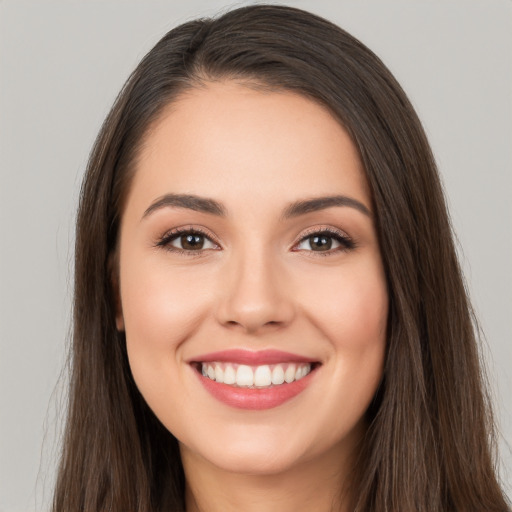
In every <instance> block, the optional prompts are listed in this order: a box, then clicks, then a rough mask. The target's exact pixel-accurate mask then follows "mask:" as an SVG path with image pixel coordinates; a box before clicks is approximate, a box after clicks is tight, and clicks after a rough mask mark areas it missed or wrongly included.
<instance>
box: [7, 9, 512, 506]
mask: <svg viewBox="0 0 512 512" xmlns="http://www.w3.org/2000/svg"><path fill="white" fill-rule="evenodd" d="M247 3H248V2H239V3H237V4H234V3H230V2H229V1H226V0H221V1H216V0H208V1H201V0H187V1H158V2H157V1H148V0H144V1H142V0H141V1H128V0H117V1H99V0H87V1H85V0H84V1H72V0H71V1H70V0H68V1H58V2H57V1H55V2H50V1H45V0H38V1H32V2H26V1H22V0H12V1H6V0H4V1H1V0H0V172H1V174H0V233H1V236H0V251H1V252H0V512H17V511H34V510H38V511H41V510H47V509H48V505H47V502H48V498H49V496H50V494H51V487H52V483H53V478H54V467H55V461H56V453H57V450H58V444H57V442H56V441H57V436H58V432H59V428H60V425H61V420H62V410H61V408H60V405H61V403H62V401H63V399H64V393H63V391H64V390H65V379H63V380H62V379H61V380H60V384H58V382H59V375H60V374H61V370H62V367H63V364H64V361H65V354H66V346H67V339H68V333H69V329H70V312H71V305H70V304H71V296H72V275H73V274H72V272H73V270H72V260H73V236H74V235H73V222H74V215H75V213H74V212H75V207H76V202H77V195H78V189H79V185H80V180H81V177H82V174H83V171H84V168H85V164H86V160H87V156H88V152H89V150H90V147H91V144H92V142H93V140H94V138H95V135H96V133H97V131H98V129H99V127H100V124H101V122H102V120H103V119H104V117H105V115H106V113H107V112H108V110H109V108H110V106H111V104H112V102H113V100H114V98H115V96H116V94H117V92H118V90H119V89H120V87H121V86H122V84H123V82H124V81H125V79H126V78H127V76H128V74H129V73H130V72H131V71H132V70H133V68H134V67H135V66H136V64H137V63H138V61H139V60H140V59H141V57H142V56H143V55H144V54H145V53H146V52H147V51H148V50H149V49H150V48H151V47H152V46H153V45H154V44H155V43H156V42H157V40H158V39H159V38H160V37H161V36H162V35H163V34H164V33H165V32H166V31H168V30H169V29H170V28H172V27H173V26H176V25H177V24H180V23H182V22H185V21H187V20H189V19H191V18H194V17H197V16H207V15H214V14H216V13H218V12H220V11H225V10H226V9H227V8H229V7H233V6H239V5H245V4H247ZM249 3H254V2H249ZM288 3H289V4H290V5H294V6H297V7H301V8H304V9H307V10H310V11H312V12H315V13H318V14H320V15H323V16H325V17H327V18H329V19H331V20H332V21H334V22H335V23H337V24H339V25H340V26H341V27H343V28H345V29H346V30H348V31H349V32H351V33H352V34H353V35H355V36H356V37H358V38H359V39H361V40H362V41H363V42H364V43H365V44H367V45H368V46H369V47H370V48H371V49H372V50H374V51H375V52H376V53H377V54H378V55H379V56H380V57H381V58H382V59H383V60H384V62H385V63H386V64H387V65H388V66H389V68H390V69H391V71H392V72H393V73H394V74H395V76H396V77H397V78H398V80H399V81H400V83H401V84H402V85H403V87H404V88H405V90H406V92H407V93H408V94H409V96H410V98H411V100H412V102H413V104H414V105H415V107H416V108H417V110H418V112H419V115H420V118H421V119H422V121H423V123H424V126H425V128H426V131H427V133H428V135H429V138H430V141H431V144H432V147H433V149H434V153H435V155H436V157H437V161H438V164H439V167H440V171H441V174H442V179H443V182H444V185H445V189H446V194H447V197H448V202H449V205H450V209H451V214H452V218H453V224H454V227H455V230H456V233H457V236H458V239H459V242H460V256H461V260H462V263H463V268H464V271H465V275H466V278H467V281H468V287H469V289H470V292H471V295H472V298H473V301H474V305H475V309H476V311H477V313H478V315H479V317H480V320H481V323H482V327H483V329H484V331H485V334H486V339H487V344H486V347H485V351H486V353H487V354H488V358H487V361H488V366H489V369H490V371H489V373H490V381H491V387H492V390H493V393H494V396H495V402H496V408H497V412H498V419H499V421H500V425H501V430H502V434H503V438H502V443H501V455H502V460H503V463H502V466H503V479H504V482H505V484H506V485H507V488H508V492H509V494H510V489H511V487H512V486H511V475H512V456H511V453H510V448H509V447H508V446H507V443H508V445H510V444H512V400H511V394H512V371H511V365H512V321H511V316H512V229H511V228H512V206H511V199H510V196H511V193H512V149H511V146H512V123H511V119H512V2H510V1H509V0H501V1H500V0H491V1H490V0H458V1H456V0H438V1H435V0H428V1H424V0H421V1H420V0H403V1H389V0H373V1H368V0H352V1H348V0H346V1H345V0H341V1H336V0H331V1H329V0H297V1H290V2H288Z"/></svg>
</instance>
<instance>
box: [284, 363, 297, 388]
mask: <svg viewBox="0 0 512 512" xmlns="http://www.w3.org/2000/svg"><path fill="white" fill-rule="evenodd" d="M284 380H285V381H286V382H288V384H289V383H290V382H293V381H294V380H295V365H294V364H290V365H289V366H288V368H286V371H285V372H284Z"/></svg>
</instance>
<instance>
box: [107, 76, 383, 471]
mask: <svg viewBox="0 0 512 512" xmlns="http://www.w3.org/2000/svg"><path fill="white" fill-rule="evenodd" d="M118 256H119V297H120V308H119V311H118V312H117V317H116V321H117V326H118V328H119V329H122V330H124V331H125V333H126V344H127V352H128V358H129V362H130V368H131V371H132V373H133V377H134V379H135V382H136V384H137V386H138V388H139V390H140V392H141V393H142V395H143V397H144V399H145V400H146V401H147V403H148V405H149V407H150V408H151V409H152V410H153V412H154V413H155V415H156V416H157V417H158V418H159V420H160V421H161V422H162V423H163V425H165V427H166V428H167V429H168V430H169V431H170V432H171V433H172V434H173V435H174V436H175V437H176V438H177V439H178V441H179V443H180V449H181V453H182V458H183V460H184V463H185V466H186V468H187V467H188V466H187V461H189V462H190V461H194V462H193V464H196V465H197V464H199V465H200V464H204V465H209V466H210V467H214V468H217V469H219V470H223V471H233V472H240V473H251V474H276V473H280V472H283V471H287V470H289V469H291V468H293V467H296V466H299V465H301V464H305V463H312V462H313V461H317V462H318V463H322V461H323V460H327V458H332V456H333V454H334V455H335V456H336V457H337V459H338V460H344V459H347V457H349V456H350V455H351V454H352V453H353V451H354V449H355V446H356V445H357V442H358V441H359V439H360V437H361V435H362V433H363V432H364V420H363V418H364V414H365V411H366V410H367V408H368V406H369V404H370V402H371V400H372V398H373V396H374V395H375V392H376V390H377V387H378V385H379V382H380V380H381V376H382V370H383V364H384V353H385V346H386V319H387V313H388V295H387V289H386V280H385V276H384V271H383V266H382V260H381V255H380V250H379V246H378V241H377V234H376V231H375V225H374V221H373V215H372V203H371V197H370V193H369V188H368V185H367V182H366V178H365V174H364V170H363V167H362V164H361V161H360V158H359V155H358V152H357V150H356V148H355V146H354V144H353V143H352V141H351V139H350V137H349V136H348V134H347V132H346V131H345V130H344V128H343V127H342V126H341V124H340V123H339V122H338V121H337V120H336V119H335V118H334V117H333V116H332V115H331V114H330V113H329V112H328V110H327V109H325V108H324V107H322V106H320V105H319V104H317V103H315V102H313V101H312V100H310V99H307V98H305V97H303V96H301V95H298V94H295V93H291V92H265V91H262V90H255V89H253V88H249V87H246V86H243V85H240V84H237V83H234V82H223V83H221V82H219V83H211V84H207V85H206V86H204V87H202V88H200V89H193V90H190V91H188V92H187V93H185V94H183V95H182V96H181V97H180V98H179V99H178V100H177V101H175V102H173V104H172V105H171V106H170V108H169V109H168V110H166V111H165V112H163V114H162V115H161V116H160V118H159V119H158V121H157V123H156V124H155V125H154V126H153V127H152V129H151V130H150V131H149V132H148V135H147V138H146V140H145V144H144V145H143V147H142V150H141V154H140V155H139V159H138V162H137V167H136V171H135V175H134V179H133V182H132V184H131V188H130V191H129V194H128V196H127V201H126V205H125V209H124V211H123V212H122V217H121V231H120V243H119V254H118ZM190 464H192V462H190Z"/></svg>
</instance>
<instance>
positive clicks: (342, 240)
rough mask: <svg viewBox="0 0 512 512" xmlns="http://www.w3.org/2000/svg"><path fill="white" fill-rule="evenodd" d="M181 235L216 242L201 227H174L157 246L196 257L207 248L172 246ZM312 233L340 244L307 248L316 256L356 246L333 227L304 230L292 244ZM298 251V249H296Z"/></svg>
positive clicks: (329, 254)
mask: <svg viewBox="0 0 512 512" xmlns="http://www.w3.org/2000/svg"><path fill="white" fill-rule="evenodd" d="M183 235H199V236H203V237H205V238H207V239H208V240H210V241H211V242H212V243H214V244H216V245H219V244H217V242H215V241H214V240H213V239H212V237H211V236H210V235H208V234H207V233H206V232H205V231H203V230H202V229H201V228H175V229H173V230H171V231H168V232H167V233H166V234H165V235H164V236H163V237H162V238H161V239H160V240H158V242H157V243H156V246H157V247H163V248H164V249H166V250H168V251H170V252H174V253H177V254H183V255H185V256H189V257H197V256H201V253H202V252H203V251H204V250H207V249H197V250H185V249H179V248H177V247H172V246H171V245H170V244H171V242H172V241H174V240H175V239H176V238H178V237H180V236H183ZM313 235H317V236H325V237H326V238H333V239H334V240H335V241H336V242H338V243H339V244H340V247H337V248H335V249H332V250H328V251H313V250H309V251H307V252H311V253H313V254H314V255H315V257H316V256H321V257H325V256H332V255H334V254H338V253H340V252H345V251H349V250H351V249H354V248H355V247H356V244H355V242H354V240H352V238H350V237H349V236H348V235H347V234H346V233H344V232H343V231H339V230H336V229H333V228H321V229H318V228H316V229H312V230H310V231H306V233H304V235H303V236H302V237H301V238H300V240H299V241H298V242H297V243H296V244H295V245H294V247H295V246H297V245H299V244H301V243H302V242H304V241H306V240H307V239H308V238H311V237H312V236H313ZM296 252H298V250H297V251H296Z"/></svg>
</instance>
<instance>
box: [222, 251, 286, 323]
mask: <svg viewBox="0 0 512 512" xmlns="http://www.w3.org/2000/svg"><path fill="white" fill-rule="evenodd" d="M224 272H225V274H224V276H223V279H222V284H221V286H222V289H223V290H222V294H221V299H220V303H219V305H218V319H219V321H220V322H221V323H222V324H224V325H226V326H235V325H236V326H238V327H239V328H243V329H244V330H246V331H247V332H256V331H258V330H260V329H262V328H269V327H271V326H274V327H279V326H283V325H284V324H286V323H289V322H290V320H291V319H292V317H293V313H294V310H293V303H292V298H291V296H290V289H289V286H287V283H286V275H285V273H283V272H282V271H280V268H279V262H278V260H277V258H276V256H275V255H273V254H272V252H271V251H269V250H268V247H264V245H263V244H258V243H247V244H246V245H244V246H243V247H238V248H237V249H233V251H232V254H231V255H230V258H229V259H228V261H226V265H225V268H224Z"/></svg>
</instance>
